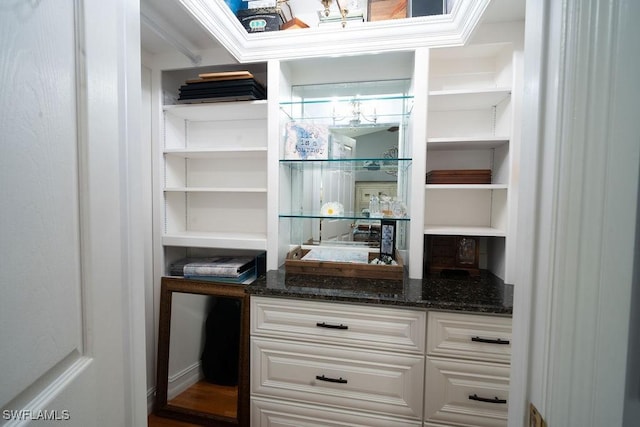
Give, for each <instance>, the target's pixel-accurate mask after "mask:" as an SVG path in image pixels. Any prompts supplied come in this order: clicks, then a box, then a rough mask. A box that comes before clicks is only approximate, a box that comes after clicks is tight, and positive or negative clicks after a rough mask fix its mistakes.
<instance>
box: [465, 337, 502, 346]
mask: <svg viewBox="0 0 640 427" xmlns="http://www.w3.org/2000/svg"><path fill="white" fill-rule="evenodd" d="M471 341H475V342H485V343H489V344H505V345H508V344H509V340H501V339H500V338H498V339H495V340H493V339H487V338H480V337H471Z"/></svg>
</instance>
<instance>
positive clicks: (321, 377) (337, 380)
mask: <svg viewBox="0 0 640 427" xmlns="http://www.w3.org/2000/svg"><path fill="white" fill-rule="evenodd" d="M316 379H317V380H320V381H327V382H329V383H339V384H346V383H347V380H345V379H343V378H342V377H340V378H329V377H325V376H324V375H316Z"/></svg>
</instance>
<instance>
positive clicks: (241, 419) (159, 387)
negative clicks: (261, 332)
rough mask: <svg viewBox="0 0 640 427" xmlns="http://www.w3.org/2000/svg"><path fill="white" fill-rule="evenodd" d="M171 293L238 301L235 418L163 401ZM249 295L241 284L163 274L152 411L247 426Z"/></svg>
mask: <svg viewBox="0 0 640 427" xmlns="http://www.w3.org/2000/svg"><path fill="white" fill-rule="evenodd" d="M174 293H187V294H196V295H209V296H219V297H226V298H234V299H237V300H239V301H240V304H241V310H240V313H241V314H240V358H239V360H238V412H237V414H236V418H230V417H225V416H223V415H217V414H212V413H207V412H201V411H196V410H193V409H189V408H183V407H179V406H175V405H171V404H169V403H168V402H167V392H168V386H169V344H170V340H171V306H172V298H173V294H174ZM249 393H250V391H249V294H247V293H245V286H244V285H234V284H226V283H225V284H220V283H215V282H205V281H197V280H188V279H183V278H180V277H163V278H162V279H161V289H160V321H159V328H158V358H157V370H156V398H155V406H154V413H155V414H156V415H158V416H161V417H166V418H173V419H177V420H181V421H186V422H192V423H196V424H201V425H209V426H248V425H249Z"/></svg>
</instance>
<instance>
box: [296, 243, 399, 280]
mask: <svg viewBox="0 0 640 427" xmlns="http://www.w3.org/2000/svg"><path fill="white" fill-rule="evenodd" d="M307 252H309V250H308V249H302V248H300V247H299V246H298V247H296V248H294V249H293V250H291V251H290V252H289V253H288V254H287V258H286V259H285V261H284V267H285V271H286V272H287V273H290V274H311V275H315V276H337V277H355V278H361V279H383V280H402V279H403V277H404V264H403V263H402V257H401V256H400V254H398V253H397V252H396V262H397V263H398V265H379V264H358V263H351V262H333V261H303V260H302V259H301V258H302V257H303V256H305V255H306V254H307ZM377 257H378V254H376V253H370V254H369V261H371V260H373V259H374V258H377Z"/></svg>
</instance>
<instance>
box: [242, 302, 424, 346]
mask: <svg viewBox="0 0 640 427" xmlns="http://www.w3.org/2000/svg"><path fill="white" fill-rule="evenodd" d="M425 325H426V312H424V311H418V310H404V309H397V308H387V307H379V306H375V307H373V306H360V305H350V304H340V303H326V302H317V301H303V300H289V299H278V298H260V297H252V298H251V334H252V335H263V336H271V337H278V338H289V339H296V340H304V341H312V342H321V343H326V344H338V345H346V346H357V347H367V348H372V349H380V350H393V351H398V352H400V351H401V352H411V353H419V354H423V353H424V348H425V328H426V326H425Z"/></svg>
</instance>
